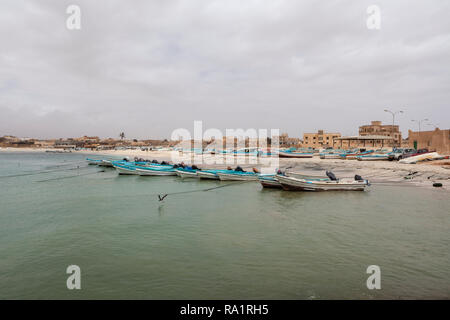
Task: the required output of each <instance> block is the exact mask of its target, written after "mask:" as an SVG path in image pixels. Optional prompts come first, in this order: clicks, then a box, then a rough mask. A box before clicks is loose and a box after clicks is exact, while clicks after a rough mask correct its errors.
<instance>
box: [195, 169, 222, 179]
mask: <svg viewBox="0 0 450 320" xmlns="http://www.w3.org/2000/svg"><path fill="white" fill-rule="evenodd" d="M197 177H199V178H200V179H210V180H219V176H218V175H217V174H216V173H213V172H206V171H197Z"/></svg>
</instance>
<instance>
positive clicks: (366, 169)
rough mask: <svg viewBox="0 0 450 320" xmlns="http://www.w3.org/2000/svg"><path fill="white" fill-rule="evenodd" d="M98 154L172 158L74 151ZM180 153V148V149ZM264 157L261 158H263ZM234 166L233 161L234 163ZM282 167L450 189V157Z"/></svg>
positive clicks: (292, 162) (155, 154)
mask: <svg viewBox="0 0 450 320" xmlns="http://www.w3.org/2000/svg"><path fill="white" fill-rule="evenodd" d="M46 150H49V149H42V148H1V149H0V153H8V152H45V151H46ZM72 153H81V154H86V155H95V156H97V157H114V158H121V157H123V158H125V157H129V158H130V159H131V160H132V159H134V158H135V157H138V158H143V159H148V160H153V159H157V160H166V161H170V160H172V158H171V156H172V155H173V153H171V152H170V151H141V150H102V151H87V150H83V151H72ZM177 154H178V152H177ZM179 156H180V157H181V159H182V160H183V161H184V162H185V163H190V161H189V160H190V159H191V156H192V154H186V153H184V154H181V153H179ZM214 157H219V156H214V155H203V159H204V160H205V164H200V166H202V165H203V167H215V168H220V167H227V166H228V165H227V164H214V160H215V158H214ZM239 157H242V158H244V157H243V156H239ZM263 159H264V158H261V160H263ZM240 165H241V166H242V167H243V168H247V169H249V168H252V167H261V165H260V164H258V163H250V164H248V163H247V164H245V163H243V164H240ZM231 166H232V165H231ZM279 167H280V168H281V169H285V168H288V167H289V168H290V170H293V171H302V172H311V173H312V172H315V173H317V171H325V170H332V171H333V172H334V173H335V174H336V175H337V176H338V177H341V178H342V177H352V176H354V175H355V174H358V175H361V176H362V177H364V178H366V179H369V180H370V181H371V182H372V183H379V184H396V185H397V184H402V185H416V186H422V187H430V188H432V187H433V186H432V185H433V183H434V182H440V183H442V184H443V187H442V188H441V189H446V190H450V162H449V160H437V161H429V162H422V163H418V164H403V163H399V162H397V161H357V160H340V159H320V158H319V157H313V158H306V159H292V158H289V159H284V158H281V159H279Z"/></svg>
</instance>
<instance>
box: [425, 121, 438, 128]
mask: <svg viewBox="0 0 450 320" xmlns="http://www.w3.org/2000/svg"><path fill="white" fill-rule="evenodd" d="M426 125H428V126H433V127H434V128H435V129H439V123H436V124H434V123H431V122H430V123H426Z"/></svg>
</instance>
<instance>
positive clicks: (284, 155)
mask: <svg viewBox="0 0 450 320" xmlns="http://www.w3.org/2000/svg"><path fill="white" fill-rule="evenodd" d="M313 156H314V153H313V152H296V151H290V150H286V151H281V150H280V151H279V152H278V157H280V158H312V157H313Z"/></svg>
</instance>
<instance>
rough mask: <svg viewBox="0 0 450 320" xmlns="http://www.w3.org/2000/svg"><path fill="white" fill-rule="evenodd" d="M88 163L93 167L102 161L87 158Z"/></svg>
mask: <svg viewBox="0 0 450 320" xmlns="http://www.w3.org/2000/svg"><path fill="white" fill-rule="evenodd" d="M86 161H87V162H88V164H92V165H99V164H100V163H101V162H102V160H100V159H90V158H86Z"/></svg>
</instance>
